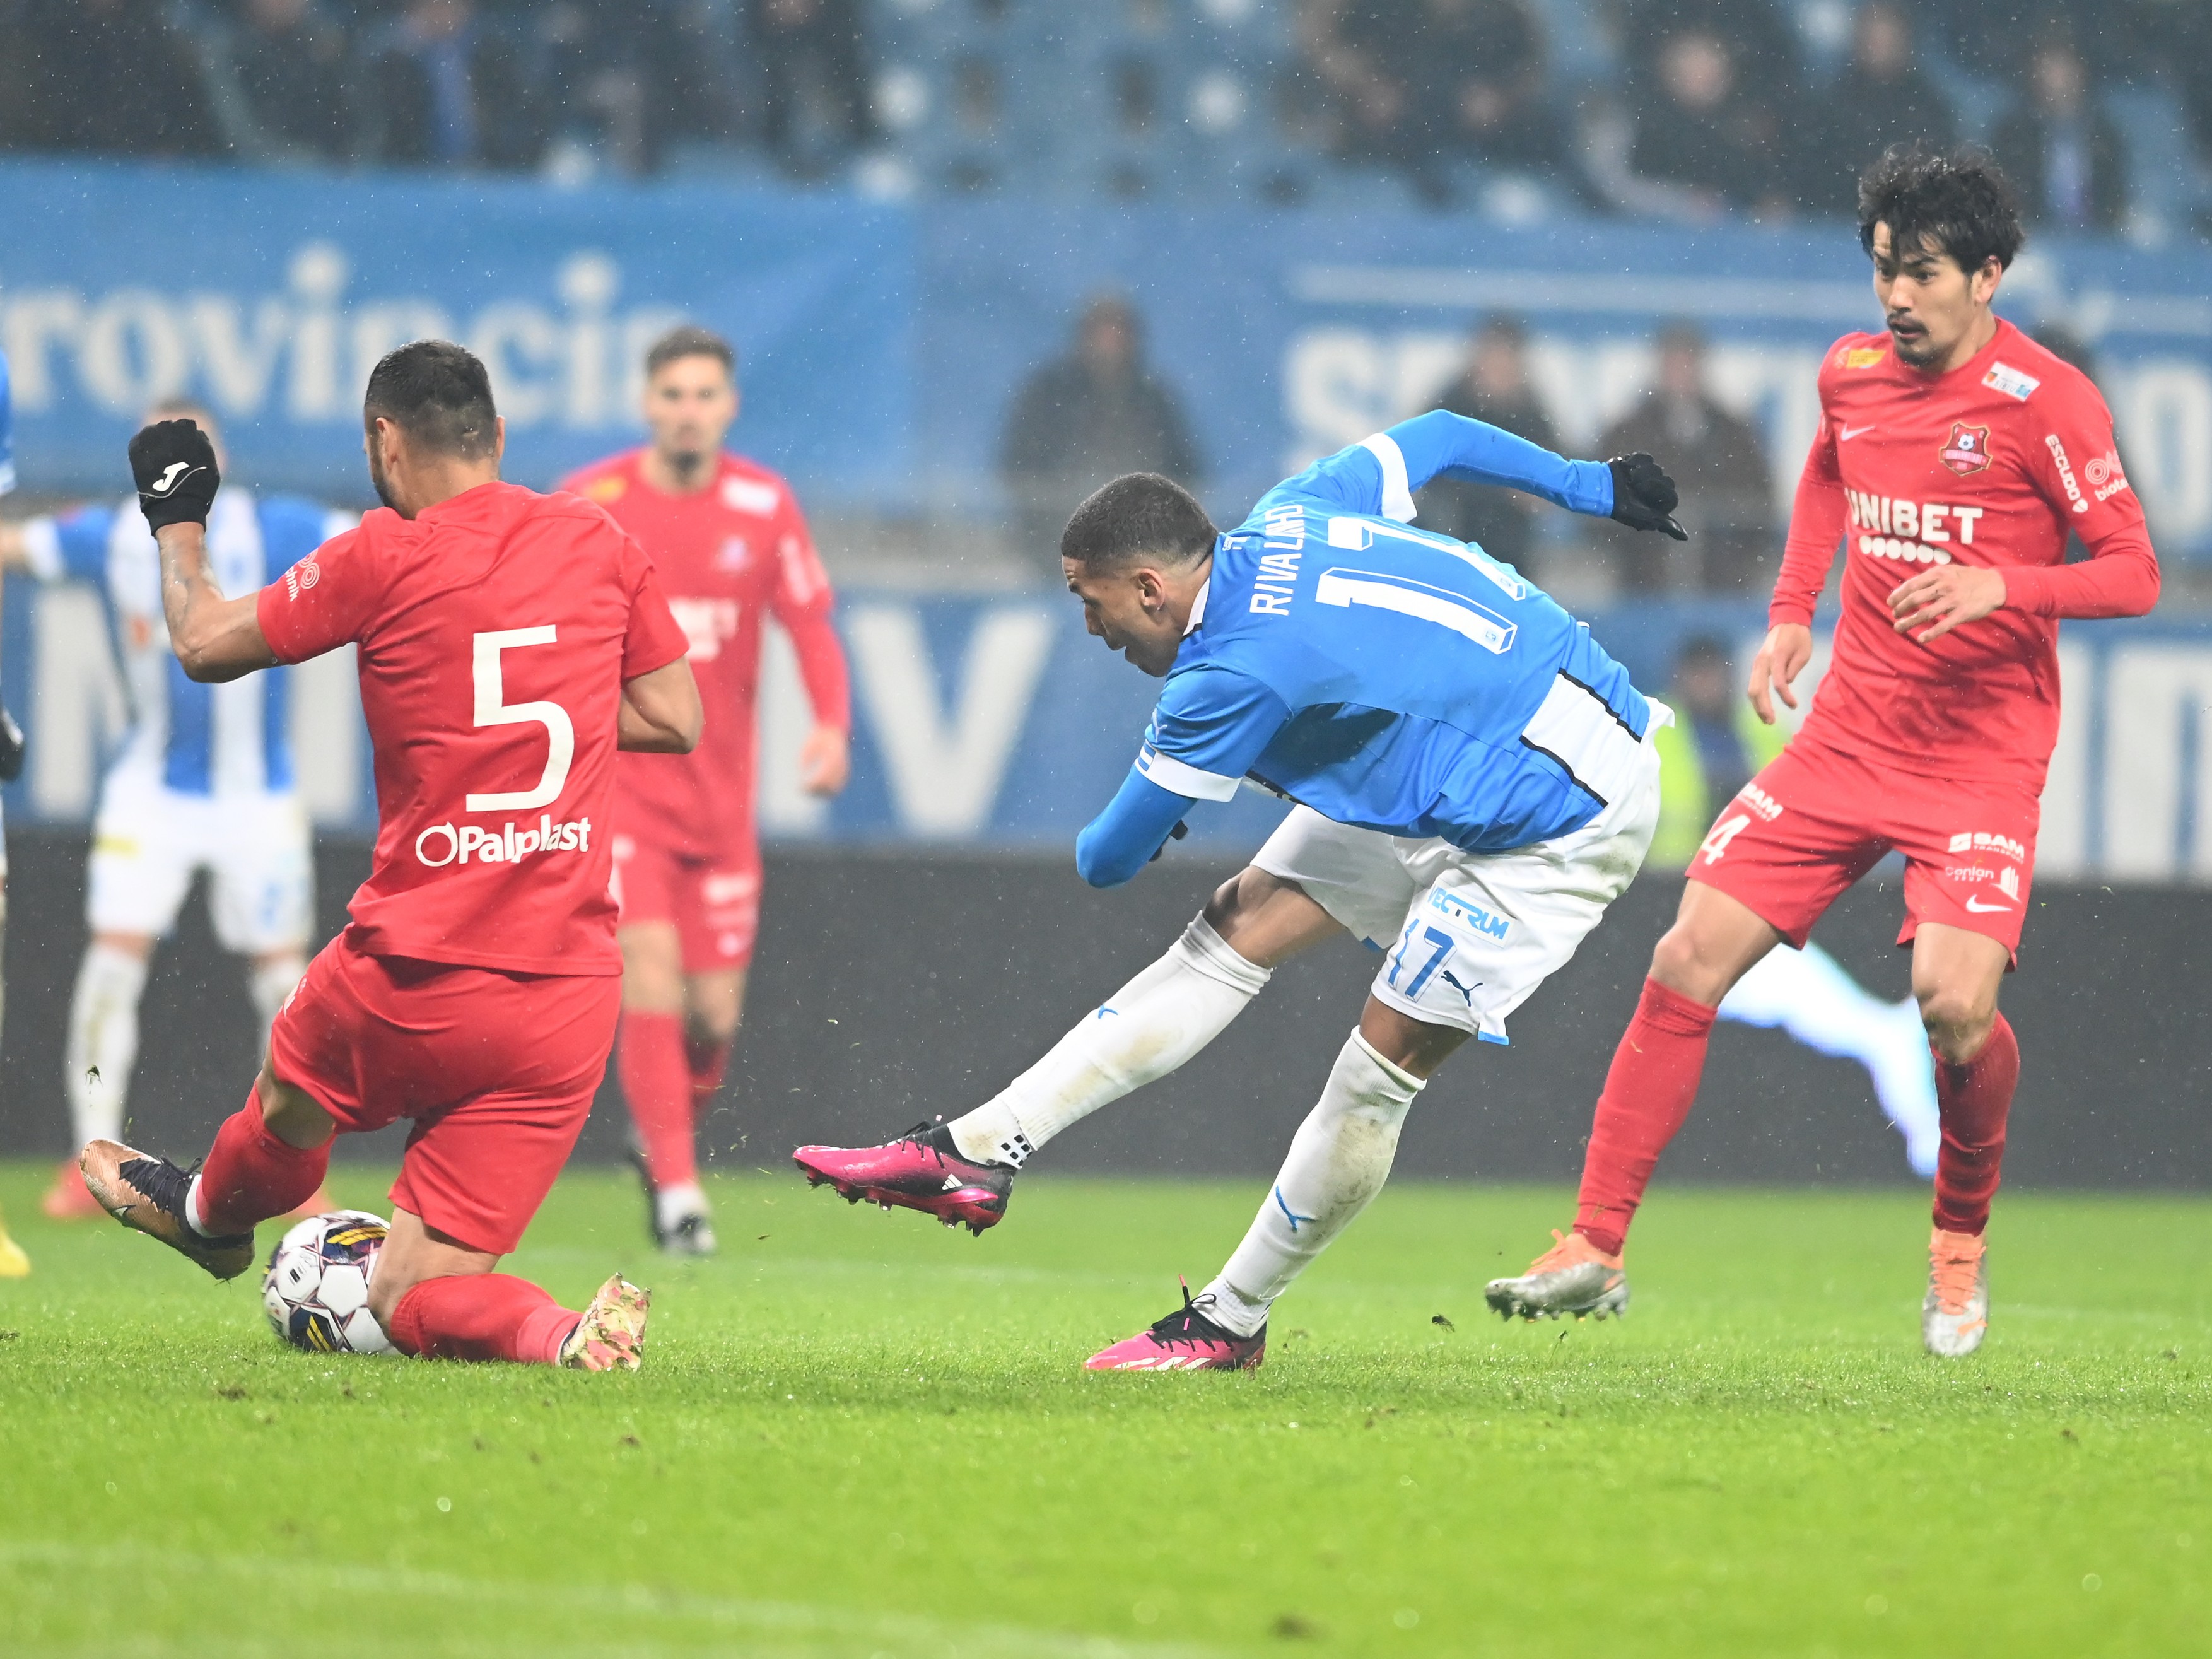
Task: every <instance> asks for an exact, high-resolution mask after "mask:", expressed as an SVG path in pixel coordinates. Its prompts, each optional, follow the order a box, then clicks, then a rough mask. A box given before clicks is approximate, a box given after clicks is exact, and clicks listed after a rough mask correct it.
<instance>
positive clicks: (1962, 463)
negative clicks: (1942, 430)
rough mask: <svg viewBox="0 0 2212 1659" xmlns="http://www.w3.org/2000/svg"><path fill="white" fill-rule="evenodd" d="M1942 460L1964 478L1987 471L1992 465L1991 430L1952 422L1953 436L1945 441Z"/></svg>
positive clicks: (1961, 422)
mask: <svg viewBox="0 0 2212 1659" xmlns="http://www.w3.org/2000/svg"><path fill="white" fill-rule="evenodd" d="M1942 462H1943V465H1946V466H1948V467H1949V468H1950V469H1951V471H1954V472H1955V473H1957V474H1958V475H1959V476H1960V477H1962V478H1965V477H1972V475H1973V474H1975V473H1977V472H1980V471H1984V470H1985V469H1986V468H1987V467H1988V465H1989V464H1990V429H1989V428H1987V427H1985V426H1968V425H1967V424H1966V422H1964V421H1954V422H1951V435H1950V436H1949V437H1948V439H1946V440H1945V441H1944V443H1943V448H1942Z"/></svg>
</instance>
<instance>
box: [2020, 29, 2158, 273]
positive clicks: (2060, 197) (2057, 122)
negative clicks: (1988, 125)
mask: <svg viewBox="0 0 2212 1659" xmlns="http://www.w3.org/2000/svg"><path fill="white" fill-rule="evenodd" d="M1990 149H1992V150H1994V151H1995V152H1996V158H1997V160H1998V161H1999V162H2000V163H2001V164H2002V166H2003V167H2004V170H2005V172H2006V173H2007V174H2008V176H2009V177H2010V178H2011V179H2012V182H2013V187H2014V188H2015V190H2017V191H2019V192H2020V205H2021V214H2022V216H2024V217H2026V218H2027V220H2028V221H2029V222H2032V223H2039V224H2044V225H2048V226H2051V227H2052V228H2057V229H2064V230H2109V229H2112V228H2114V227H2116V226H2118V224H2119V223H2120V222H2121V221H2122V220H2124V219H2125V218H2126V217H2127V213H2128V171H2127V151H2126V149H2125V147H2124V144H2123V143H2122V141H2121V138H2120V132H2119V129H2118V127H2116V126H2114V125H2112V121H2111V120H2110V119H2109V118H2107V117H2106V115H2105V113H2104V112H2103V111H2101V110H2100V109H2098V108H2097V107H2096V106H2095V105H2094V103H2093V102H2092V101H2091V99H2090V96H2089V69H2088V65H2087V64H2086V63H2085V62H2084V61H2083V60H2082V57H2081V52H2080V51H2079V50H2078V49H2077V48H2076V47H2075V45H2074V43H2073V41H2072V40H2070V39H2069V38H2068V37H2066V36H2065V35H2063V34H2056V35H2049V36H2046V37H2045V39H2044V40H2042V41H2040V42H2039V44H2038V45H2037V46H2036V48H2035V50H2034V52H2033V54H2032V55H2031V56H2030V57H2029V58H2028V60H2027V86H2026V88H2024V90H2023V92H2022V94H2021V101H2020V103H2019V104H2018V105H2016V106H2015V107H2014V109H2013V111H2012V112H2011V113H2010V114H2008V115H2007V116H2006V117H2005V118H2004V119H2003V120H2002V121H2000V122H1998V123H1997V127H1996V132H1994V133H1993V134H1991V135H1990Z"/></svg>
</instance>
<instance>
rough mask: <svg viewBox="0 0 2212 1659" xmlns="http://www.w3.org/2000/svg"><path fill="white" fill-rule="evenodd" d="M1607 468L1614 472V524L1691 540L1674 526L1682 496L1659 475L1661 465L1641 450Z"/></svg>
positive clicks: (1681, 540) (1665, 477)
mask: <svg viewBox="0 0 2212 1659" xmlns="http://www.w3.org/2000/svg"><path fill="white" fill-rule="evenodd" d="M1606 465H1607V466H1608V467H1611V468H1612V469H1613V518H1614V520H1615V521H1617V522H1618V523H1620V524H1625V525H1626V526H1628V527H1629V528H1630V529H1631V530H1663V531H1665V532H1667V533H1668V535H1670V536H1672V537H1673V538H1674V539H1675V540H1676V541H1678V542H1686V541H1687V540H1689V539H1690V532H1688V531H1686V530H1685V529H1683V528H1682V526H1680V525H1679V524H1677V523H1675V522H1674V509H1675V507H1678V506H1680V503H1681V500H1682V497H1681V494H1680V491H1678V490H1677V489H1675V488H1674V480H1673V479H1672V478H1670V477H1668V476H1667V475H1666V474H1665V473H1664V472H1662V471H1660V469H1659V463H1658V462H1656V461H1655V460H1653V459H1651V458H1650V456H1649V455H1646V454H1644V453H1643V452H1642V451H1641V450H1638V452H1637V453H1635V454H1633V455H1623V456H1620V457H1619V458H1618V459H1613V460H1610V461H1607V463H1606Z"/></svg>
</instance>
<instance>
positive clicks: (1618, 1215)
mask: <svg viewBox="0 0 2212 1659" xmlns="http://www.w3.org/2000/svg"><path fill="white" fill-rule="evenodd" d="M1713 1016H1714V1011H1713V1010H1712V1009H1711V1008H1708V1007H1706V1006H1705V1004H1704V1003H1702V1002H1698V1001H1694V1000H1692V999H1691V998H1688V997H1686V996H1684V995H1683V994H1681V993H1680V991H1671V990H1669V989H1668V988H1667V987H1665V986H1663V985H1662V984H1660V983H1659V981H1657V980H1656V979H1647V980H1645V981H1644V994H1643V995H1642V996H1641V997H1639V998H1638V999H1637V1002H1636V1017H1635V1018H1633V1019H1632V1020H1630V1021H1629V1022H1628V1030H1626V1031H1625V1032H1623V1033H1622V1034H1621V1038H1620V1047H1619V1048H1615V1049H1614V1050H1613V1066H1612V1067H1611V1069H1610V1070H1608V1071H1607V1073H1606V1074H1605V1091H1604V1092H1603V1093H1602V1094H1601V1095H1599V1096H1598V1097H1597V1120H1596V1121H1595V1123H1593V1124H1592V1125H1591V1126H1590V1138H1589V1152H1586V1153H1585V1154H1584V1155H1583V1188H1582V1198H1581V1201H1580V1203H1579V1204H1578V1205H1577V1206H1576V1210H1575V1231H1577V1232H1578V1233H1580V1234H1582V1235H1583V1237H1585V1238H1587V1239H1589V1242H1590V1243H1593V1244H1595V1245H1596V1246H1597V1247H1598V1249H1601V1250H1603V1251H1604V1252H1605V1253H1606V1254H1607V1255H1620V1248H1621V1245H1622V1244H1623V1243H1625V1242H1626V1239H1627V1237H1628V1224H1629V1223H1630V1222H1631V1221H1632V1220H1634V1219H1635V1218H1636V1206H1637V1205H1638V1203H1640V1202H1641V1201H1642V1200H1643V1198H1644V1188H1646V1187H1647V1186H1649V1185H1650V1182H1651V1171H1652V1170H1654V1169H1655V1168H1656V1167H1657V1165H1658V1163H1659V1154H1660V1153H1661V1152H1662V1151H1663V1150H1665V1148H1666V1146H1667V1143H1668V1141H1670V1140H1672V1139H1674V1133H1675V1131H1676V1130H1678V1129H1680V1127H1682V1121H1683V1120H1684V1119H1685V1118H1686V1117H1688V1116H1689V1115H1690V1106H1691V1103H1692V1102H1693V1101H1695V1100H1696V1099H1697V1097H1698V1079H1699V1077H1700V1076H1701V1075H1703V1073H1704V1072H1705V1039H1706V1038H1707V1037H1709V1036H1711V1035H1712V1030H1713Z"/></svg>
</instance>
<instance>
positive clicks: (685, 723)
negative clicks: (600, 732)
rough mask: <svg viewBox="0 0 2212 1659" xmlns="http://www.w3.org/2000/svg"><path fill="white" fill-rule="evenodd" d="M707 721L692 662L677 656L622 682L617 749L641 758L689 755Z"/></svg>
mask: <svg viewBox="0 0 2212 1659" xmlns="http://www.w3.org/2000/svg"><path fill="white" fill-rule="evenodd" d="M706 720H707V712H706V709H705V708H703V707H702V705H701V703H700V702H699V685H698V682H696V680H694V679H693V678H691V663H690V659H689V658H686V657H678V659H676V660H675V661H674V662H671V663H668V664H665V665H663V666H661V667H659V668H656V669H653V670H652V671H650V672H648V673H644V674H640V675H639V676H638V677H637V678H635V679H634V680H624V681H623V698H622V714H621V720H620V725H619V726H618V727H617V741H616V747H617V748H620V749H626V750H629V751H630V752H631V753H632V754H640V755H688V754H690V752H691V751H692V750H694V749H696V748H697V747H698V746H699V733H700V731H701V729H702V727H703V726H705V725H706Z"/></svg>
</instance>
